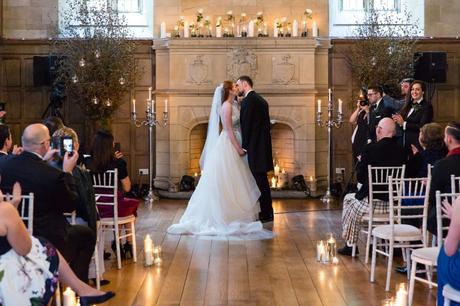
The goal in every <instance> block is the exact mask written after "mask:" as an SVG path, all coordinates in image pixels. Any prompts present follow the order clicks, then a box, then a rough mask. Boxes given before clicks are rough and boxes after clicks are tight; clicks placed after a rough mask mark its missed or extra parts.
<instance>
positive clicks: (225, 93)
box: [222, 81, 233, 103]
mask: <svg viewBox="0 0 460 306" xmlns="http://www.w3.org/2000/svg"><path fill="white" fill-rule="evenodd" d="M232 89H233V82H232V81H224V83H223V84H222V91H223V92H222V103H224V102H225V101H227V99H228V96H229V95H230V91H231V90H232Z"/></svg>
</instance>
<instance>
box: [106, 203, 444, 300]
mask: <svg viewBox="0 0 460 306" xmlns="http://www.w3.org/2000/svg"><path fill="white" fill-rule="evenodd" d="M185 203H186V202H185V201H177V200H161V201H160V203H157V204H156V205H155V206H154V207H153V209H151V210H148V209H146V208H145V207H143V208H142V209H141V210H140V211H139V219H138V224H137V234H138V235H137V236H138V237H137V241H138V246H139V251H138V254H139V260H138V263H137V264H134V263H133V262H132V261H131V260H125V261H123V268H122V270H117V269H116V264H115V261H113V260H112V261H109V262H108V263H107V264H106V269H107V270H108V272H107V273H106V274H105V277H106V278H107V279H109V280H110V281H111V284H110V285H108V286H106V287H103V289H104V290H115V291H116V292H117V296H116V298H115V299H113V300H111V301H110V303H107V304H105V305H120V306H126V305H187V306H188V305H244V306H249V305H283V306H284V305H286V306H287V305H308V306H316V305H318V306H319V305H324V306H326V305H327V306H329V305H330V306H342V305H350V306H369V305H376V306H380V305H382V300H383V299H385V297H386V294H385V291H384V280H385V278H384V277H385V274H384V273H385V268H384V263H385V262H384V261H383V260H381V261H380V262H379V263H378V266H377V267H378V269H377V278H376V279H377V283H375V284H371V283H369V272H368V269H369V268H368V267H367V266H366V265H364V263H363V261H361V259H351V258H348V257H347V258H344V257H340V262H339V264H338V265H337V266H334V265H324V264H320V263H317V262H316V260H315V251H316V241H317V240H320V239H324V236H325V234H326V233H328V232H334V233H335V234H336V236H337V237H340V216H341V210H338V209H337V208H334V209H330V210H327V209H326V210H325V209H324V207H323V206H322V204H321V203H320V202H319V201H315V200H312V201H310V202H307V201H303V200H281V201H277V202H275V203H274V207H275V209H276V211H282V212H283V213H278V214H276V216H275V222H274V223H273V231H274V232H275V238H274V239H271V240H262V241H233V240H232V241H222V240H207V239H200V238H196V237H192V236H174V235H168V234H166V229H167V227H168V226H169V225H170V224H171V223H173V222H175V221H177V220H178V219H179V218H180V216H181V215H182V213H183V211H184V209H185ZM147 233H149V234H150V235H151V236H152V238H153V240H154V242H155V243H161V245H162V247H163V260H164V261H163V265H162V266H161V267H160V268H155V267H150V268H145V267H144V266H143V251H142V241H143V237H144V236H145V234H147ZM340 244H341V243H340V242H339V245H340ZM360 249H361V250H364V247H362V246H361V247H360ZM404 281H405V276H403V275H397V274H395V273H394V274H393V277H392V284H393V285H392V287H393V288H395V287H396V284H397V283H400V282H404ZM391 294H393V295H394V290H393V291H392V292H391ZM435 294H436V290H431V291H430V290H429V289H428V287H427V286H425V285H420V284H417V286H416V295H415V303H414V305H417V306H425V305H426V306H428V305H430V306H431V305H435V298H436V297H435Z"/></svg>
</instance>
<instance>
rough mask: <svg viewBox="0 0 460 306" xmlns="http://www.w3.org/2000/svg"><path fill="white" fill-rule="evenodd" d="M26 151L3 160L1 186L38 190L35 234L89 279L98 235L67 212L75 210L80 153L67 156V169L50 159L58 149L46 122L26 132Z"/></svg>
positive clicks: (0, 161) (35, 195)
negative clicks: (72, 220)
mask: <svg viewBox="0 0 460 306" xmlns="http://www.w3.org/2000/svg"><path fill="white" fill-rule="evenodd" d="M22 144H23V149H24V152H23V153H22V154H20V155H13V156H8V157H6V158H3V159H1V160H0V175H1V178H2V179H1V182H0V187H1V189H2V190H3V191H8V190H11V187H12V186H13V184H14V183H15V182H19V183H21V186H22V190H23V192H24V193H29V192H33V193H34V220H33V225H34V228H33V234H34V236H41V237H43V238H45V239H47V240H49V241H50V242H51V243H52V244H54V245H55V246H56V248H57V249H58V250H59V251H60V252H61V253H62V255H63V256H64V257H65V258H66V259H67V261H68V262H69V264H70V266H71V268H72V270H73V271H74V272H75V274H76V275H77V276H78V277H79V278H80V279H81V280H82V281H87V280H88V268H89V263H90V261H91V256H92V254H93V252H94V246H95V243H96V237H95V235H94V234H93V232H92V231H91V230H90V229H89V228H88V227H86V226H80V225H70V224H69V223H68V222H67V219H66V218H65V217H64V214H63V213H69V212H72V211H74V210H75V208H76V204H77V196H78V195H77V192H76V190H77V189H76V186H75V182H74V179H73V177H72V170H73V168H74V167H75V164H76V162H77V159H78V153H77V152H75V151H74V152H73V155H72V156H68V154H67V153H66V155H65V156H64V161H63V171H61V170H59V169H56V168H54V167H52V166H50V165H48V163H47V162H46V160H48V159H50V158H51V157H52V156H53V155H54V153H56V152H57V150H52V149H50V135H49V132H48V128H47V127H46V126H45V125H43V124H32V125H29V126H28V127H26V129H25V130H24V133H23V134H22Z"/></svg>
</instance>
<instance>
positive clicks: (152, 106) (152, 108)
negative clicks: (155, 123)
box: [150, 100, 155, 113]
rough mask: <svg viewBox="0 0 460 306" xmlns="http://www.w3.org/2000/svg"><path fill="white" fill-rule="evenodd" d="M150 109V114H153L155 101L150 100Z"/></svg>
mask: <svg viewBox="0 0 460 306" xmlns="http://www.w3.org/2000/svg"><path fill="white" fill-rule="evenodd" d="M150 107H151V108H150V109H151V110H152V113H154V112H155V100H150Z"/></svg>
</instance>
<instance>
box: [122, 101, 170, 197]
mask: <svg viewBox="0 0 460 306" xmlns="http://www.w3.org/2000/svg"><path fill="white" fill-rule="evenodd" d="M149 96H151V95H150V94H149ZM166 101H167V100H166ZM131 114H132V120H133V123H134V126H135V127H136V128H140V127H142V126H147V127H148V128H149V193H148V194H147V196H146V197H145V198H144V200H145V204H148V205H152V204H153V202H154V201H157V200H158V197H157V196H156V195H155V194H154V193H153V127H154V126H160V127H166V125H167V124H168V119H169V116H168V107H167V102H166V105H165V110H164V112H163V121H162V122H160V121H158V120H157V116H156V112H155V102H154V100H152V99H147V109H146V111H145V116H146V119H145V120H138V119H137V113H136V100H133V110H132V112H131Z"/></svg>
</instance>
